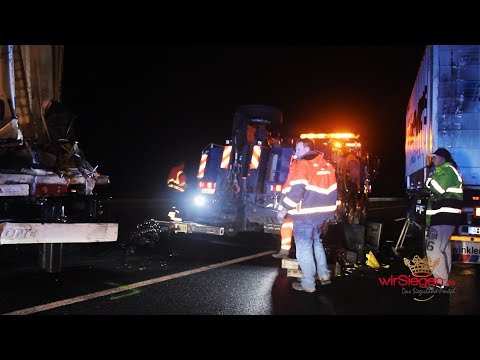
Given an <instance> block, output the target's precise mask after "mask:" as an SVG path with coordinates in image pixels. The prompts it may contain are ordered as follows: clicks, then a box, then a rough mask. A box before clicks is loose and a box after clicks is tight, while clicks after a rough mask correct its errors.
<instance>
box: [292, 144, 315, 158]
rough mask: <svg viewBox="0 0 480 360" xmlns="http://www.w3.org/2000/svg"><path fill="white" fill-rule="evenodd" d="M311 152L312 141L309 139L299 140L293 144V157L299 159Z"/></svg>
mask: <svg viewBox="0 0 480 360" xmlns="http://www.w3.org/2000/svg"><path fill="white" fill-rule="evenodd" d="M310 150H313V141H312V140H310V139H300V140H298V141H297V143H296V144H295V157H296V158H297V159H298V158H301V157H302V156H303V155H305V154H306V153H308V152H309V151H310Z"/></svg>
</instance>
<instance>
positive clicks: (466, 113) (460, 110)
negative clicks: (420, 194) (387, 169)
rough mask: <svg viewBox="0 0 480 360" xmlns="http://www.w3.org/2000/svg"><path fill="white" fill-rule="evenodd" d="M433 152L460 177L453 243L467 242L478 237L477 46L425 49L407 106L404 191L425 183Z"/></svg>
mask: <svg viewBox="0 0 480 360" xmlns="http://www.w3.org/2000/svg"><path fill="white" fill-rule="evenodd" d="M439 147H444V148H446V149H448V150H449V151H450V153H451V154H452V156H453V158H454V160H455V161H456V163H457V165H458V170H459V171H460V173H461V174H462V177H463V187H464V200H465V207H464V209H463V210H464V211H463V215H464V221H463V223H462V225H461V226H460V227H459V231H458V234H456V236H457V237H456V238H455V241H457V242H458V241H461V240H465V241H466V242H472V240H471V238H472V237H474V238H477V237H480V221H479V220H480V213H479V210H478V209H479V208H480V200H479V197H480V45H429V46H427V47H426V49H425V54H424V56H423V59H422V63H421V65H420V69H419V71H418V74H417V78H416V81H415V84H414V87H413V91H412V93H411V96H410V100H409V102H408V106H407V115H406V138H405V176H406V179H405V180H406V187H407V189H413V188H418V187H421V186H422V185H423V184H424V183H425V180H426V178H427V176H428V172H429V167H428V165H429V164H430V162H431V157H430V154H431V153H432V152H433V151H435V149H437V148H439ZM458 236H460V238H459V237H458ZM462 236H463V237H464V238H462ZM457 242H456V243H455V244H457ZM452 245H453V244H452ZM457 259H466V257H457ZM473 262H477V261H473Z"/></svg>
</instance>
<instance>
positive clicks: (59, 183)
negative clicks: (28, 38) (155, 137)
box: [0, 45, 118, 272]
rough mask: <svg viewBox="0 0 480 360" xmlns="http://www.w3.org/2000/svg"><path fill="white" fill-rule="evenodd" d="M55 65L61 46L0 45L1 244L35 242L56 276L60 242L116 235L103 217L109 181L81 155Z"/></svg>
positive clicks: (59, 67) (43, 263) (45, 264)
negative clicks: (62, 97) (62, 96)
mask: <svg viewBox="0 0 480 360" xmlns="http://www.w3.org/2000/svg"><path fill="white" fill-rule="evenodd" d="M62 64H63V46H58V45H1V46H0V244H1V245H12V244H14V245H23V244H39V264H40V266H41V268H42V269H43V270H46V271H48V272H57V271H60V269H61V259H62V244H64V243H89V242H110V241H116V240H117V235H118V224H116V223H109V222H107V221H106V219H105V215H106V214H105V211H104V205H103V204H104V203H103V201H104V200H105V199H106V192H105V191H104V189H105V187H106V186H107V185H108V184H109V182H110V180H109V177H108V176H106V175H103V174H100V173H99V172H98V171H97V167H93V166H91V165H90V163H89V162H88V161H87V159H86V158H85V156H84V155H83V153H82V151H81V150H80V148H79V146H78V142H77V140H76V138H75V136H74V134H73V126H72V125H73V121H74V116H73V114H72V113H71V112H70V110H69V109H68V108H67V107H66V106H65V105H64V104H62V103H61V102H60V98H61V79H62ZM0 251H2V249H1V248H0Z"/></svg>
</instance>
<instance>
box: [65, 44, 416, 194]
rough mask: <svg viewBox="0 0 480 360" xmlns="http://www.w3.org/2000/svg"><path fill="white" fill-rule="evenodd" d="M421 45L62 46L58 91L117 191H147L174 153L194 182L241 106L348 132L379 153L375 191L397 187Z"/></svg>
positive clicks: (294, 129)
mask: <svg viewBox="0 0 480 360" xmlns="http://www.w3.org/2000/svg"><path fill="white" fill-rule="evenodd" d="M423 51H424V46H423V45H414V46H406V45H395V46H310V45H308V46H307V45H292V46H287V45H248V46H247V45H226V44H225V45H196V44H190V45H168V46H162V45H160V44H155V45H151V46H149V45H147V44H144V45H142V46H131V45H124V46H123V45H115V46H100V45H96V46H72V45H70V46H68V45H67V46H65V53H64V78H63V93H62V100H63V101H64V103H65V104H67V105H69V106H70V107H71V108H72V109H73V111H74V112H75V113H76V114H77V115H78V121H77V124H76V131H77V138H78V141H79V144H80V147H81V148H82V149H83V150H84V152H85V154H86V157H87V159H88V160H89V162H90V163H91V164H92V165H93V166H96V165H98V171H99V172H100V173H104V174H107V175H109V176H110V179H111V189H112V194H113V195H114V196H139V197H156V196H159V195H160V194H161V191H162V189H164V183H165V180H166V175H167V172H168V170H169V169H170V167H171V165H172V160H175V159H182V160H184V161H185V162H186V165H187V173H188V174H189V176H190V179H191V180H194V177H195V175H196V171H197V168H198V161H199V159H200V154H201V151H202V149H203V148H204V147H205V146H207V145H208V144H209V143H212V142H213V143H217V144H224V140H225V138H229V137H231V131H232V130H231V125H232V117H233V113H234V111H235V109H236V108H237V107H238V106H239V105H245V104H264V105H273V106H276V107H279V108H280V109H282V110H283V111H284V115H285V120H286V131H287V132H288V133H289V134H297V135H298V134H300V133H301V132H332V131H345V132H346V131H348V132H355V133H358V134H360V141H361V142H362V144H363V148H364V150H366V151H368V152H371V153H375V154H377V155H378V156H379V157H380V158H381V162H382V167H381V169H380V173H381V175H380V176H379V178H378V179H377V181H376V182H375V183H374V185H373V186H374V195H377V196H401V195H403V193H404V192H403V188H404V163H405V157H404V136H405V113H406V107H407V103H408V100H409V96H410V92H411V90H412V88H413V84H414V81H415V78H416V75H417V71H418V68H419V66H420V62H421V59H422V55H423Z"/></svg>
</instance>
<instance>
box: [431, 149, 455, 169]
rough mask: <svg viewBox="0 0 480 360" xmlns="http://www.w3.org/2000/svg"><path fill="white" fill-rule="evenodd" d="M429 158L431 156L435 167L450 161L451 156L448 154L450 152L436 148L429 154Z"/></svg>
mask: <svg viewBox="0 0 480 360" xmlns="http://www.w3.org/2000/svg"><path fill="white" fill-rule="evenodd" d="M431 156H433V160H432V162H433V165H435V166H439V165H442V164H443V163H445V162H446V161H451V160H452V154H450V151H448V150H447V149H445V148H438V149H437V150H435V151H434V152H433V153H432V154H431Z"/></svg>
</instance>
